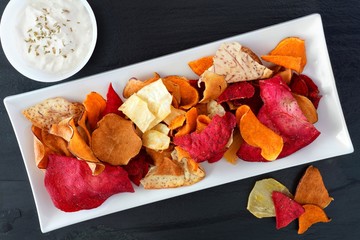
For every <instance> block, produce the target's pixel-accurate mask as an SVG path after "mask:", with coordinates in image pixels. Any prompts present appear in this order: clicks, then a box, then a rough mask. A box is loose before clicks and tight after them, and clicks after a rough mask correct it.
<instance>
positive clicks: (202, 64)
mask: <svg viewBox="0 0 360 240" xmlns="http://www.w3.org/2000/svg"><path fill="white" fill-rule="evenodd" d="M213 62H214V61H213V56H206V57H202V58H199V59H196V60H194V61H191V62H189V63H188V65H189V67H190V68H191V70H192V71H193V72H194V73H195V74H197V75H198V76H200V75H201V74H203V73H204V72H205V70H207V69H209V68H210V67H211V66H212V65H213Z"/></svg>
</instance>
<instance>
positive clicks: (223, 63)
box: [214, 42, 272, 83]
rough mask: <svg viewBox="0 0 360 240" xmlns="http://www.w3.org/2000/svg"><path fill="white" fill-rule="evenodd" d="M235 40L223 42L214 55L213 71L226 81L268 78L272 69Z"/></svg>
mask: <svg viewBox="0 0 360 240" xmlns="http://www.w3.org/2000/svg"><path fill="white" fill-rule="evenodd" d="M257 60H258V59H254V58H253V55H252V54H249V49H244V48H243V47H242V46H241V44H239V43H237V42H229V43H223V44H221V45H220V47H219V49H218V50H217V51H216V54H215V56H214V72H215V73H216V74H219V75H222V76H225V81H226V82H228V83H232V82H240V81H247V80H257V79H263V78H269V77H270V76H271V75H272V71H271V70H270V69H268V68H267V67H265V66H264V65H261V63H258V62H257Z"/></svg>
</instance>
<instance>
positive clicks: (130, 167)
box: [123, 151, 149, 186]
mask: <svg viewBox="0 0 360 240" xmlns="http://www.w3.org/2000/svg"><path fill="white" fill-rule="evenodd" d="M147 157H148V156H147V154H146V152H145V151H141V152H140V153H139V154H138V155H136V156H135V157H134V158H133V159H131V160H130V162H129V163H128V164H127V165H125V166H123V168H124V170H125V171H126V172H127V173H128V175H129V178H130V180H131V181H132V182H133V183H134V184H135V185H137V186H139V185H140V181H141V179H143V178H144V177H145V176H146V174H147V173H148V171H149V163H148V162H147V161H146V158H147Z"/></svg>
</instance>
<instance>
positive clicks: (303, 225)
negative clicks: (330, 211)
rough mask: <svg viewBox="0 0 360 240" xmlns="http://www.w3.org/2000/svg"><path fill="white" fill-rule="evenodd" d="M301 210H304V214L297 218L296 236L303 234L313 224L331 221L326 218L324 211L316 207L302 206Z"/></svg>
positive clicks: (310, 205)
mask: <svg viewBox="0 0 360 240" xmlns="http://www.w3.org/2000/svg"><path fill="white" fill-rule="evenodd" d="M303 208H304V209H305V212H304V213H303V214H302V215H301V216H300V217H299V229H298V234H303V233H304V232H306V231H307V230H308V229H309V227H311V226H312V225H313V224H315V223H319V222H324V223H326V222H330V221H331V219H329V218H328V217H327V215H326V213H325V211H324V210H323V209H321V208H320V207H319V206H317V205H313V204H305V205H303Z"/></svg>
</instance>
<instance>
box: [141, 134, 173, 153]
mask: <svg viewBox="0 0 360 240" xmlns="http://www.w3.org/2000/svg"><path fill="white" fill-rule="evenodd" d="M142 142H143V146H144V147H147V148H150V149H153V150H165V149H168V148H169V146H170V137H169V136H168V135H167V134H164V133H162V132H159V131H157V130H152V129H151V130H149V131H146V132H145V133H144V134H143V136H142Z"/></svg>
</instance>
